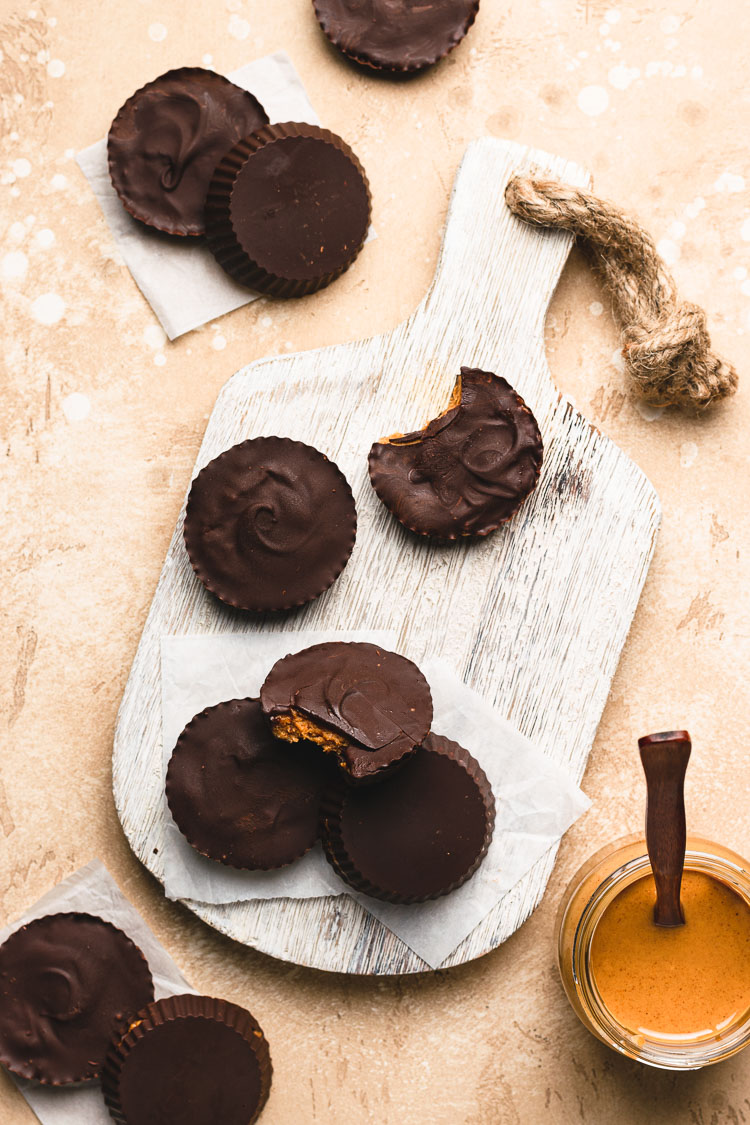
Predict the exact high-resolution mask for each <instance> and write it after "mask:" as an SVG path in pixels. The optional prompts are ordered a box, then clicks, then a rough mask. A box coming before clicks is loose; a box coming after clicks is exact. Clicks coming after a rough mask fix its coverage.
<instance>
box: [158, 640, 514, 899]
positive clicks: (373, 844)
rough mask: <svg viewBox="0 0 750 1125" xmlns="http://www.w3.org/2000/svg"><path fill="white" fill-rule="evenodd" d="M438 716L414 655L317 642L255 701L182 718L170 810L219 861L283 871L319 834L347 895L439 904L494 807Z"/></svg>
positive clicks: (482, 840)
mask: <svg viewBox="0 0 750 1125" xmlns="http://www.w3.org/2000/svg"><path fill="white" fill-rule="evenodd" d="M431 724H432V697H431V694H430V689H429V685H428V684H427V681H426V680H425V678H424V676H423V675H422V673H421V672H420V670H419V669H418V668H417V666H416V665H415V664H414V663H413V662H412V661H410V660H407V659H406V658H405V657H403V656H400V655H399V654H397V653H394V652H389V651H387V650H386V649H383V648H380V647H379V646H377V645H373V644H367V643H364V642H342V641H334V642H327V643H324V644H318V645H313V646H312V647H310V648H307V649H303V650H302V651H301V652H297V653H293V654H290V655H288V656H285V657H282V659H280V660H278V661H277V662H276V664H274V666H273V667H272V668H271V670H270V671H269V673H268V675H267V677H266V679H265V682H264V683H263V686H262V688H261V691H260V698H259V699H242V700H231V701H228V702H225V703H221V704H218V705H216V706H214V707H210V708H208V709H207V710H205V711H203V712H202V713H201V714H200V715H197V716H196V717H195V718H194V719H193V720H192V721H191V722H190V723H189V724H188V725H187V727H186V728H185V730H184V731H183V732H182V734H181V735H180V738H179V739H178V742H177V745H176V747H175V750H174V752H173V754H172V757H171V760H170V763H169V766H168V770H167V782H166V793H167V800H168V803H169V808H170V810H171V812H172V816H173V818H174V820H175V823H176V824H177V827H178V828H179V829H180V831H181V832H182V833H183V835H184V836H185V838H186V839H187V840H188V842H189V843H190V844H191V845H192V846H193V847H194V848H195V849H196V850H197V851H199V852H201V854H203V855H206V856H208V857H209V858H211V859H213V860H215V861H217V862H220V863H224V864H227V865H230V866H233V867H240V868H244V869H249V870H269V869H272V868H277V867H283V866H285V865H287V864H288V863H291V862H293V860H295V859H298V858H299V857H300V856H302V855H304V854H305V852H306V851H308V850H309V848H310V847H312V845H313V843H314V842H315V841H316V840H317V838H318V836H320V837H321V838H322V841H323V846H324V849H325V854H326V857H327V859H328V861H329V862H330V863H331V865H332V866H333V867H334V869H335V870H336V872H337V873H338V874H339V875H340V876H341V878H342V879H343V880H344V882H346V883H347V884H349V886H351V887H352V888H353V889H355V890H357V891H360V892H362V893H364V894H367V895H370V896H371V897H373V898H379V899H383V900H385V901H388V902H398V903H417V902H424V901H425V900H427V899H433V898H438V897H440V896H441V895H445V894H448V893H449V892H450V891H452V890H455V889H456V888H457V887H459V886H461V885H462V884H463V883H464V882H466V880H467V879H469V878H470V877H471V876H472V875H473V874H474V872H475V871H476V870H477V868H478V867H479V865H480V863H481V862H482V860H483V858H484V856H485V855H486V854H487V850H488V848H489V844H490V841H491V839H492V832H493V828H494V820H495V803H494V798H493V794H492V790H491V787H490V784H489V782H488V780H487V777H486V775H485V774H484V771H483V770H482V768H481V767H480V766H479V764H478V763H477V762H476V760H475V759H474V758H473V757H472V756H471V754H470V753H469V752H468V751H467V750H465V749H464V748H463V747H461V746H459V745H458V743H456V742H453V741H451V740H450V739H447V738H443V737H441V736H440V735H437V734H435V733H433V732H431V729H430V728H431Z"/></svg>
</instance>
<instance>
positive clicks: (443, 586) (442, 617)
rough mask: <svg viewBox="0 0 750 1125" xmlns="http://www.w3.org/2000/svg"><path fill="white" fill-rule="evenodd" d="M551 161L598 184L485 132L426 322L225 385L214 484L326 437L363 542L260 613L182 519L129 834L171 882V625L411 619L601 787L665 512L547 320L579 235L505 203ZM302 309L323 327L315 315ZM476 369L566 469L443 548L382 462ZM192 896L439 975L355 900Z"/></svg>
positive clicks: (523, 900)
mask: <svg viewBox="0 0 750 1125" xmlns="http://www.w3.org/2000/svg"><path fill="white" fill-rule="evenodd" d="M532 164H533V165H537V166H539V167H541V168H544V169H548V170H549V171H550V172H551V173H552V174H553V175H554V176H556V177H557V178H559V179H562V180H566V181H567V182H569V183H573V184H580V185H584V184H586V183H587V176H586V173H585V172H584V171H583V170H582V169H581V168H579V167H578V166H577V165H575V164H572V163H570V162H568V161H566V160H563V159H562V158H559V157H553V156H549V155H548V154H545V153H541V152H536V151H532V150H528V149H526V148H523V147H522V146H520V145H516V144H511V143H509V142H504V141H498V140H495V139H486V140H480V141H477V142H475V143H474V144H472V145H471V146H470V148H469V149H468V151H467V153H466V156H465V157H464V160H463V162H462V164H461V167H460V169H459V172H458V175H457V177H456V183H455V186H454V190H453V197H452V200H451V205H450V210H449V214H448V219H447V224H446V230H445V235H444V240H443V247H442V251H441V254H440V259H439V262H438V266H437V271H436V274H435V279H434V281H433V283H432V286H431V288H430V291H429V292H428V294H427V296H426V297H425V299H424V300H423V302H422V303H421V305H420V306H419V308H418V309H417V310H416V312H415V313H414V314H413V315H412V316H411V317H409V319H408V320H407V321H405V322H404V323H403V324H401V325H400V326H399V327H398V328H396V329H395V330H394V331H393V332H390V333H388V334H386V335H384V336H378V337H374V338H373V339H369V340H363V341H357V342H355V343H351V344H341V345H336V346H335V347H329V348H323V349H321V350H318V351H311V352H302V353H299V354H297V355H290V356H283V357H279V358H273V359H268V360H262V361H260V362H258V363H254V364H251V365H250V366H249V367H246V368H244V369H243V370H241V371H238V372H237V374H236V375H234V376H233V377H232V378H231V379H230V380H229V381H228V383H226V385H225V386H224V387H223V389H222V391H221V393H220V394H219V397H218V399H217V402H216V406H215V407H214V410H213V413H212V414H211V417H210V419H209V422H208V426H207V429H206V435H205V438H204V441H203V445H202V446H201V450H200V453H199V456H198V461H197V463H196V466H195V472H196V473H197V472H198V471H199V470H200V469H201V468H202V467H203V466H204V465H205V464H206V463H207V462H208V461H209V460H211V458H213V457H215V456H216V455H217V454H218V453H220V452H221V451H222V450H224V449H227V448H228V447H229V446H231V445H233V444H235V443H236V442H238V441H242V440H244V439H245V438H248V437H253V436H256V435H259V434H283V435H287V436H289V437H293V438H297V439H299V440H302V441H306V442H309V443H310V444H312V445H315V446H317V448H318V449H321V450H322V451H323V452H324V453H326V454H327V455H328V456H329V457H331V458H332V459H333V460H334V461H336V463H337V464H338V465H339V466H340V467H341V468H342V470H343V471H344V472H345V474H346V476H347V478H348V479H349V481H350V483H351V485H352V488H353V490H354V494H355V499H356V502H357V511H358V518H359V526H358V534H357V543H356V545H355V548H354V552H353V554H352V557H351V560H350V562H349V565H348V566H347V567H346V569H345V571H344V573H343V574H342V576H341V578H340V579H339V580H338V581H337V582H336V583H335V585H334V586H333V587H332V589H331V590H330V591H329V592H328V593H327V594H325V595H324V596H323V597H322V598H319V599H318V600H317V601H315V602H313V603H311V604H310V605H308V606H305V607H303V608H302V609H301V610H299V611H297V612H295V613H292V614H290V615H286V616H281V617H274V616H269V617H267V618H265V619H261V620H258V619H257V618H254V617H249V616H247V615H244V614H242V613H240V612H238V611H234V610H231V609H229V608H227V607H225V606H222V605H221V603H220V602H218V601H216V600H215V599H214V598H212V597H211V596H210V595H209V594H207V593H206V592H205V590H204V588H203V586H202V585H201V584H200V582H199V581H198V579H197V578H196V577H195V575H194V574H193V571H192V569H191V567H190V564H189V562H188V560H187V557H186V554H185V549H184V545H183V540H182V514H181V515H180V518H179V520H178V523H177V527H176V528H175V532H174V536H173V538H172V542H171V544H170V548H169V552H168V555H167V558H166V562H165V564H164V569H163V570H162V574H161V577H160V579H159V585H158V587H157V590H156V594H155V596H154V600H153V603H152V605H151V609H150V612H149V615H148V619H147V621H146V625H145V628H144V630H143V636H142V637H141V641H140V645H139V647H138V651H137V653H136V657H135V660H134V661H133V667H132V669H131V673H130V677H129V679H128V683H127V687H126V689H125V695H124V697H123V701H122V705H121V707H120V713H119V716H118V721H117V729H116V733H115V746H114V762H113V782H114V792H115V801H116V804H117V810H118V813H119V816H120V819H121V821H122V825H123V828H124V830H125V834H126V835H127V837H128V839H129V841H130V843H131V845H132V847H133V850H134V851H135V853H136V855H137V856H138V857H139V858H140V859H141V861H142V862H143V863H144V864H145V865H146V867H148V869H149V870H150V871H152V872H153V874H154V875H155V876H156V877H157V878H158V879H160V878H161V877H162V860H161V850H162V841H163V833H164V820H165V806H164V800H163V792H162V767H161V711H160V693H161V670H160V654H159V647H160V637H161V636H162V635H164V634H179V633H202V632H205V633H220V632H238V631H242V632H249V633H252V632H253V631H255V630H258V629H263V630H269V629H273V630H285V629H300V628H315V629H323V628H348V629H359V628H382V629H394V630H395V631H396V632H397V634H398V637H399V644H398V648H399V650H400V651H402V652H404V653H405V654H406V655H407V656H409V657H411V658H412V659H413V660H415V661H417V662H419V661H420V660H421V659H422V658H423V657H424V656H425V655H427V654H431V655H436V656H443V657H445V658H446V659H447V660H448V661H450V663H451V664H452V665H453V666H454V668H455V669H456V671H457V672H458V673H459V674H460V675H461V676H463V678H464V679H465V680H466V682H467V683H468V684H469V685H470V686H471V687H473V688H475V689H476V690H478V691H479V692H481V693H482V695H484V696H485V697H486V698H487V699H489V700H490V701H491V702H493V703H494V704H495V705H496V706H497V707H498V708H499V709H500V712H501V713H502V714H503V715H505V716H507V717H508V718H509V719H510V720H511V721H512V722H513V723H515V725H516V726H517V727H518V728H519V729H520V730H521V731H522V732H523V733H524V734H525V735H527V736H528V737H529V738H531V739H533V740H534V741H535V742H536V743H537V745H538V746H539V747H540V748H541V749H542V750H544V751H545V752H546V753H547V754H549V755H550V756H551V757H552V758H553V759H554V760H555V761H556V762H559V763H561V764H562V765H564V766H566V767H567V768H568V769H569V770H570V772H571V774H572V775H573V776H574V777H575V778H576V779H580V778H581V776H582V774H583V771H584V768H585V765H586V759H587V757H588V754H589V750H590V748H591V744H592V742H593V739H594V734H595V732H596V728H597V724H598V722H599V719H600V716H601V712H602V709H603V707H604V703H605V700H606V698H607V693H608V690H609V686H610V682H611V679H612V676H613V674H614V671H615V668H616V666H617V662H618V659H619V656H620V651H621V649H622V646H623V643H624V641H625V638H626V636H627V633H628V629H629V628H630V623H631V620H632V617H633V613H634V611H635V607H636V604H637V602H638V597H639V594H640V591H641V587H642V585H643V581H644V579H645V576H646V571H647V569H648V565H649V562H650V559H651V554H652V551H653V546H654V540H655V536H656V531H657V528H658V524H659V503H658V499H657V496H656V494H655V492H654V490H653V488H652V486H651V485H650V483H649V482H648V480H647V479H646V478H645V476H644V475H643V473H642V472H641V471H640V469H638V468H637V466H636V465H634V464H633V462H632V461H630V460H629V459H628V458H627V457H626V456H625V455H624V454H623V453H622V452H621V451H620V450H619V449H617V448H616V446H614V445H613V444H612V442H610V441H609V440H608V439H606V438H604V437H603V436H602V435H601V434H600V433H598V431H597V430H595V429H594V428H593V427H592V426H591V425H589V423H588V422H587V421H586V420H585V419H584V418H583V417H582V416H581V415H580V414H578V413H577V411H576V410H574V409H573V407H572V406H571V405H570V404H569V403H567V402H565V401H563V400H562V399H561V397H560V395H559V393H558V392H557V390H556V389H555V387H554V385H553V383H552V380H551V377H550V373H549V369H548V366H547V362H546V359H545V355H544V342H543V327H544V317H545V312H546V309H547V305H548V303H549V300H550V297H551V295H552V292H553V290H554V287H555V285H556V283H557V281H558V278H559V276H560V273H561V271H562V268H563V265H564V263H565V259H566V258H567V256H568V252H569V250H570V246H571V238H570V236H568V235H567V234H565V233H562V232H552V231H543V230H538V229H535V228H532V227H529V226H526V225H525V224H523V223H521V222H519V221H518V220H516V219H515V218H514V217H513V216H512V215H511V214H510V212H509V211H508V210H507V208H506V207H505V204H504V202H503V189H504V186H505V184H506V182H507V180H508V179H509V177H510V176H511V174H513V173H514V172H516V171H518V170H519V169H523V168H525V167H528V166H529V165H532ZM364 253H365V254H366V253H367V249H366V248H365V250H364ZM404 253H405V254H408V253H409V248H408V247H404ZM396 268H397V266H396ZM299 310H300V315H301V316H302V315H304V303H301V304H300V306H299ZM462 364H464V365H467V366H471V367H482V368H484V369H486V370H490V371H495V372H497V373H498V374H501V375H504V376H505V377H506V378H507V379H508V380H509V381H510V382H511V384H512V385H513V386H515V387H516V388H517V389H518V391H519V393H520V394H521V395H522V396H523V397H524V399H525V400H526V402H527V403H528V404H529V405H530V406H531V408H532V409H533V411H534V413H535V414H536V417H537V419H538V421H539V424H540V427H541V431H542V435H543V437H544V442H545V458H544V466H543V469H542V476H541V479H540V483H539V485H538V487H537V489H536V491H535V492H534V494H533V495H532V497H531V498H530V500H528V501H527V502H526V504H525V505H524V506H523V508H522V509H521V512H520V513H519V515H518V516H517V517H516V518H515V519H514V520H513V521H511V523H510V524H508V525H506V526H505V527H504V528H501V529H500V530H499V531H497V532H496V533H495V534H494V535H491V536H489V537H487V538H486V539H483V540H480V541H474V542H467V543H461V544H450V545H445V546H440V545H437V544H435V543H431V542H429V541H423V540H421V539H419V538H417V537H416V536H413V535H411V534H410V533H409V532H407V531H405V530H404V529H403V528H402V527H401V525H400V524H398V523H397V522H396V521H395V520H394V519H393V518H392V517H391V516H390V515H389V514H388V513H387V512H386V510H385V509H384V508H383V507H382V505H381V504H380V503H379V501H378V500H377V498H376V496H375V494H374V492H373V491H372V489H371V487H370V484H369V478H368V475H367V452H368V450H369V448H370V445H371V443H372V442H373V441H374V440H376V439H377V438H379V437H381V436H382V435H383V434H388V433H392V432H394V431H397V430H401V431H404V432H405V431H408V430H413V429H416V428H418V427H419V426H420V425H422V424H423V423H424V422H425V421H426V420H427V419H428V418H430V417H433V416H434V415H435V414H436V413H437V412H439V411H440V410H442V409H443V408H444V407H445V406H446V404H447V401H448V398H449V395H450V392H451V390H452V388H453V385H454V382H455V378H456V375H457V374H458V371H459V368H460V366H461V365H462ZM554 856H555V850H554V849H553V850H552V851H551V852H550V853H549V854H548V855H547V856H546V857H545V858H544V859H543V860H541V861H539V862H538V863H537V864H536V865H535V866H534V868H533V869H532V870H531V871H530V873H529V874H528V875H527V876H526V878H524V879H523V880H522V881H521V883H519V884H518V885H517V886H516V887H515V888H514V889H513V891H511V892H510V893H509V894H508V895H507V896H506V897H505V898H504V899H503V900H502V901H501V902H500V903H499V904H498V905H497V906H496V907H495V909H494V910H493V911H492V912H491V914H489V915H488V917H487V918H486V919H485V921H484V922H483V923H482V924H481V925H479V926H478V927H477V928H476V930H474V932H473V933H472V934H470V935H469V937H468V938H467V939H466V940H465V941H464V942H463V943H462V944H461V945H460V946H459V948H458V949H457V950H456V951H455V952H454V954H453V955H452V956H451V957H450V958H449V959H448V961H447V962H446V966H447V965H455V964H460V963H462V962H465V961H469V960H471V959H472V958H474V957H478V956H480V955H481V954H483V953H486V952H487V951H488V950H490V949H493V948H495V947H496V946H497V945H499V944H500V943H501V942H502V941H504V940H505V938H507V937H508V936H509V935H510V934H512V933H513V932H514V930H516V929H517V928H518V926H520V925H521V923H522V922H523V921H524V920H525V919H526V918H527V917H528V915H529V914H530V913H531V911H532V910H533V909H534V907H535V906H536V905H537V903H538V902H539V900H540V898H541V896H542V894H543V892H544V888H545V886H546V883H547V879H548V877H549V873H550V871H551V868H552V864H553V862H554ZM186 905H188V906H189V907H190V908H191V909H192V910H194V911H195V913H196V914H198V915H199V917H201V918H203V919H204V920H205V921H206V922H208V923H210V924H211V925H212V926H215V927H216V928H217V929H219V930H221V931H222V932H223V933H225V934H228V935H229V936H230V937H232V938H235V939H236V940H238V941H241V942H244V943H246V944H248V945H251V946H254V947H255V948H257V949H260V950H263V951H264V952H266V953H270V954H273V955H274V956H275V957H280V958H283V959H284V960H289V961H294V962H297V963H299V964H303V965H310V966H314V967H317V968H320V969H328V970H335V971H339V972H352V973H381V974H389V973H409V972H419V971H421V970H424V969H426V968H427V966H426V965H425V963H424V962H423V961H422V960H421V959H420V958H419V957H417V956H416V955H415V954H414V953H413V952H412V951H411V950H410V949H409V948H408V947H407V946H406V945H404V944H403V943H402V942H401V941H400V940H399V939H398V938H396V937H394V935H393V934H391V933H390V931H389V930H387V929H385V927H383V926H382V924H381V923H380V922H378V921H377V920H376V919H374V918H372V916H371V915H369V914H368V913H367V912H366V911H364V910H363V909H362V908H361V907H360V906H359V905H358V904H357V903H355V902H354V901H353V900H352V899H350V898H348V897H347V896H342V897H339V898H318V899H307V900H290V899H278V900H271V901H253V902H245V903H231V904H228V905H219V906H216V905H207V904H201V903H195V902H192V901H188V902H187V903H186Z"/></svg>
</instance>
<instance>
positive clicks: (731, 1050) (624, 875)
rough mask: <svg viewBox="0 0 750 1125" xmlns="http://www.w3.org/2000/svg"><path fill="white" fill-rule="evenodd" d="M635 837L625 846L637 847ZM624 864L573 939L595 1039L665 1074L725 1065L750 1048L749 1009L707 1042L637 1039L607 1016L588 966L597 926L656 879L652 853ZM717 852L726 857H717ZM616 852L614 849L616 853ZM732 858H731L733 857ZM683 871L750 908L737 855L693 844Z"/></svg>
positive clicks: (747, 881) (749, 875) (578, 984)
mask: <svg viewBox="0 0 750 1125" xmlns="http://www.w3.org/2000/svg"><path fill="white" fill-rule="evenodd" d="M633 839H634V838H633V837H628V838H627V840H623V841H621V843H622V844H623V845H624V844H626V843H630V844H632V843H633ZM645 847H646V843H645V840H644V841H643V848H644V853H643V854H642V855H636V856H634V857H631V858H630V859H628V860H626V862H625V863H622V864H621V865H620V866H618V867H617V868H615V870H614V871H613V872H611V874H609V875H608V876H606V877H605V878H604V879H602V880H601V882H600V883H599V884H598V886H597V887H596V888H595V889H594V891H593V893H592V894H591V895H590V897H589V899H588V901H587V903H586V905H585V906H584V908H583V911H582V912H581V916H580V918H579V920H578V923H577V925H576V928H575V933H574V935H573V949H572V962H573V963H572V966H570V967H571V968H572V975H573V982H574V985H575V989H576V992H577V994H578V998H579V1002H580V1004H581V1007H582V1009H583V1011H584V1013H585V1015H586V1017H587V1019H588V1020H589V1021H590V1022H591V1024H592V1025H593V1027H594V1028H595V1031H596V1034H597V1035H598V1036H599V1037H600V1038H602V1039H603V1040H604V1041H605V1042H606V1043H607V1044H608V1045H609V1046H610V1047H613V1048H614V1049H615V1050H617V1051H618V1052H620V1053H621V1054H625V1055H628V1056H629V1057H630V1058H634V1059H638V1060H639V1061H640V1062H643V1063H645V1064H646V1065H647V1066H653V1067H658V1068H661V1069H665V1070H695V1069H698V1068H699V1067H704V1066H708V1065H711V1064H713V1063H716V1062H721V1061H722V1060H723V1059H726V1058H729V1057H730V1056H731V1055H734V1054H736V1052H737V1051H740V1050H742V1048H743V1047H745V1046H747V1044H748V1043H750V1007H748V1008H747V1009H746V1010H745V1011H744V1012H743V1013H742V1014H741V1015H739V1016H738V1017H737V1018H736V1019H735V1020H734V1021H733V1022H732V1024H731V1025H730V1026H729V1027H727V1028H725V1029H723V1030H722V1031H721V1032H719V1033H716V1034H711V1035H709V1036H705V1035H703V1036H697V1035H696V1036H690V1037H685V1038H680V1039H678V1038H677V1037H674V1039H673V1040H672V1041H671V1042H670V1039H669V1037H668V1036H666V1035H665V1036H660V1037H652V1036H647V1035H638V1034H635V1033H634V1032H633V1031H632V1030H630V1029H628V1028H626V1027H624V1026H623V1025H622V1024H620V1023H619V1022H618V1021H617V1020H616V1019H615V1018H614V1016H613V1015H612V1013H611V1012H610V1011H609V1009H608V1008H607V1007H606V1005H605V1004H604V1001H603V1000H602V998H601V995H600V993H599V990H598V988H597V986H596V982H595V980H594V977H593V974H592V971H591V962H590V953H591V943H592V940H593V936H594V931H595V929H596V926H597V924H598V922H599V920H600V919H601V917H602V916H603V914H604V912H605V910H606V909H607V907H608V906H609V905H610V904H611V902H612V901H613V900H614V898H615V897H616V896H617V895H618V894H619V893H620V892H621V891H622V890H624V889H625V887H627V886H630V885H632V884H633V883H635V882H637V881H638V880H639V879H642V878H644V877H645V876H647V875H649V874H651V873H652V868H651V863H650V860H649V857H648V853H647V852H646V850H645ZM714 847H719V850H720V851H721V852H723V853H725V854H724V855H717V854H715V853H714V852H713V850H711V849H713V848H714ZM616 850H617V846H616V845H615V848H614V849H610V854H612V853H613V852H615V853H616ZM730 856H731V857H732V858H729V857H730ZM685 869H686V870H687V871H697V872H699V873H701V874H705V875H709V876H711V877H712V878H715V879H717V880H719V881H720V882H722V883H724V884H725V885H727V886H729V887H730V888H731V889H732V890H733V891H735V892H736V893H737V894H738V895H739V896H740V897H741V898H742V899H743V901H744V902H746V903H747V905H748V907H750V871H749V870H748V868H747V865H746V863H745V861H744V860H743V859H742V858H741V857H740V856H739V855H736V853H734V852H729V851H728V850H727V849H724V848H723V847H720V846H719V845H713V844H711V842H710V841H708V840H702V839H698V838H695V837H694V838H692V839H689V840H688V846H687V848H686V851H685Z"/></svg>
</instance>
